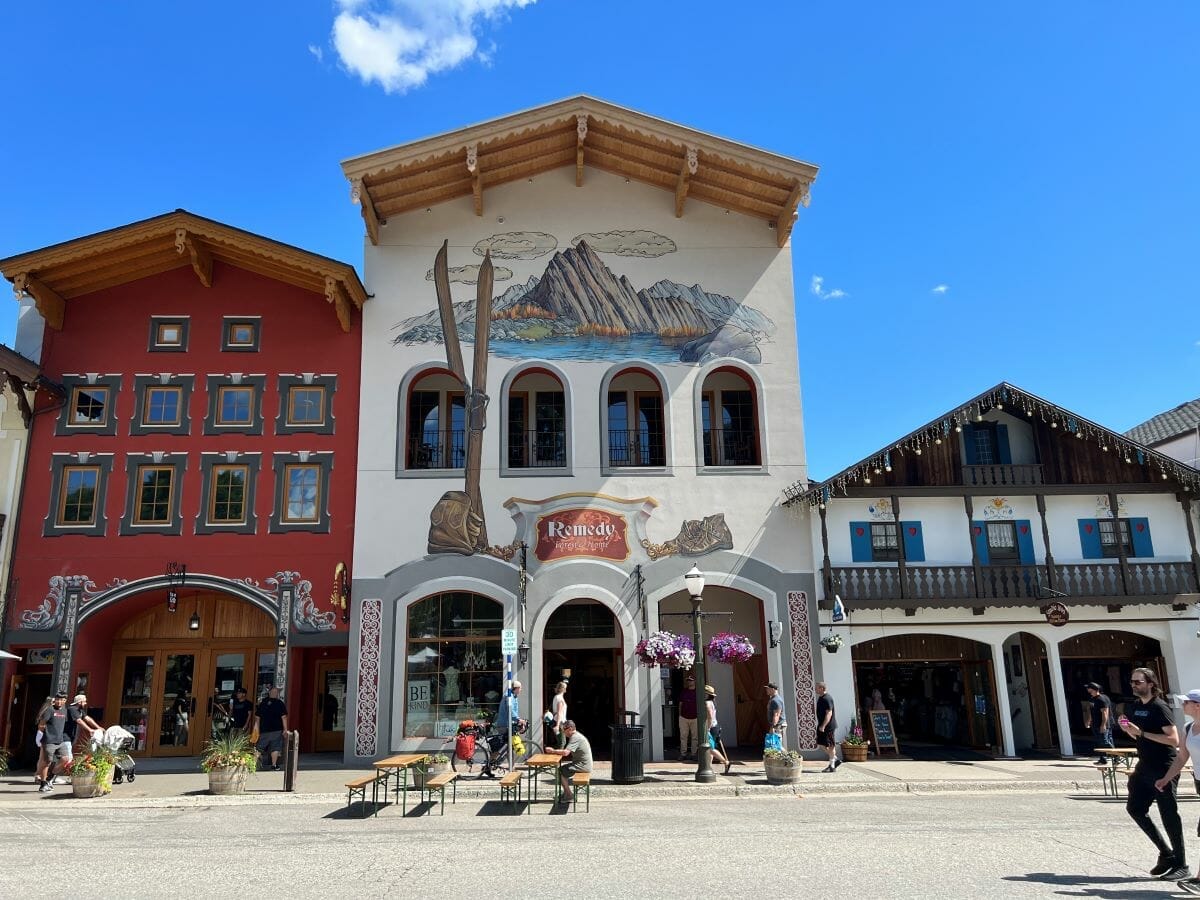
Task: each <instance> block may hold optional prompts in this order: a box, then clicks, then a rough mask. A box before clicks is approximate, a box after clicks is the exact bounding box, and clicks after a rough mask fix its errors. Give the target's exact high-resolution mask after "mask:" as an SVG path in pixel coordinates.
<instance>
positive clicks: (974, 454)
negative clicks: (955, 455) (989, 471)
mask: <svg viewBox="0 0 1200 900" xmlns="http://www.w3.org/2000/svg"><path fill="white" fill-rule="evenodd" d="M962 442H963V448H964V449H965V450H966V453H967V465H968V466H977V465H979V453H978V451H977V450H976V449H975V428H974V427H973V426H971V425H964V426H963V430H962Z"/></svg>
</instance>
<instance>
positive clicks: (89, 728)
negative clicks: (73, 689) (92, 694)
mask: <svg viewBox="0 0 1200 900" xmlns="http://www.w3.org/2000/svg"><path fill="white" fill-rule="evenodd" d="M71 707H72V708H73V709H75V710H76V714H75V715H74V716H71V717H69V719H68V721H67V740H69V741H70V742H71V747H72V748H76V747H78V748H80V750H81V751H82V750H86V749H88V747H90V746H91V744H92V741H93V739H95V740H99V739H100V738H101V737H103V736H104V726H102V725H101V724H100V723H99V722H97V721H96V720H95V719H93V718H92V717H91V716H90V715H88V699H87V695H86V694H76V695H75V696H74V697H73V698H72V699H71Z"/></svg>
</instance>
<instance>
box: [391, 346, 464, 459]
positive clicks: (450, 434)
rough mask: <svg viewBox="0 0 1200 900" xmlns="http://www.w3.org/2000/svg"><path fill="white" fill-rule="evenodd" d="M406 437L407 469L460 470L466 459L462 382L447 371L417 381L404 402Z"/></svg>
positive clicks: (433, 371)
mask: <svg viewBox="0 0 1200 900" xmlns="http://www.w3.org/2000/svg"><path fill="white" fill-rule="evenodd" d="M404 435H405V438H404V467H405V468H406V469H413V470H424V469H461V468H462V467H463V465H464V463H465V462H466V457H467V406H466V399H465V394H464V392H463V386H462V382H460V381H459V380H458V379H457V378H456V377H455V376H454V375H453V374H451V373H450V372H447V371H445V370H444V369H432V370H430V371H428V372H426V373H424V374H422V375H421V376H420V377H418V378H416V379H414V380H413V382H412V384H411V385H410V387H409V389H408V397H407V400H406V402H405V430H404Z"/></svg>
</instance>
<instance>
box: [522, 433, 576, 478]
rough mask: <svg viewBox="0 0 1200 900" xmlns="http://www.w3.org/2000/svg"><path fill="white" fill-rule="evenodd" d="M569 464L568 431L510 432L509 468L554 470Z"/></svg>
mask: <svg viewBox="0 0 1200 900" xmlns="http://www.w3.org/2000/svg"><path fill="white" fill-rule="evenodd" d="M566 464H567V433H566V431H558V430H550V429H537V430H534V431H510V432H509V434H508V467H509V468H510V469H554V468H562V467H563V466H565V465H566Z"/></svg>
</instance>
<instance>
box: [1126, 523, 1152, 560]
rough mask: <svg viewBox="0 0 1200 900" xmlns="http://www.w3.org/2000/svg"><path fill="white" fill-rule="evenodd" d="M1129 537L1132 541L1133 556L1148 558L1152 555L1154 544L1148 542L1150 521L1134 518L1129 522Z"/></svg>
mask: <svg viewBox="0 0 1200 900" xmlns="http://www.w3.org/2000/svg"><path fill="white" fill-rule="evenodd" d="M1129 536H1130V537H1131V538H1132V539H1133V555H1134V556H1136V557H1138V558H1139V559H1140V558H1143V557H1145V558H1149V557H1151V556H1153V555H1154V544H1153V542H1152V541H1151V540H1150V520H1149V519H1146V518H1136V519H1130V520H1129Z"/></svg>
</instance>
